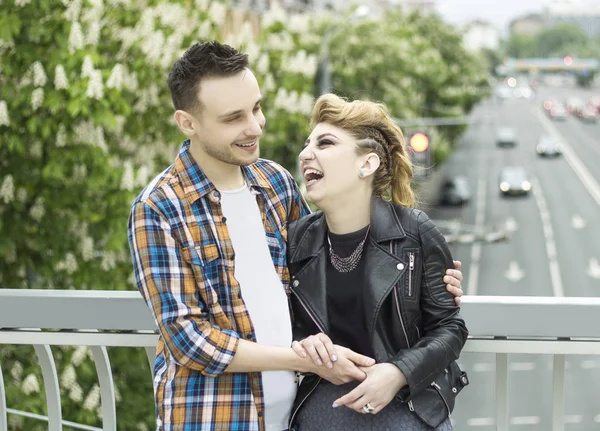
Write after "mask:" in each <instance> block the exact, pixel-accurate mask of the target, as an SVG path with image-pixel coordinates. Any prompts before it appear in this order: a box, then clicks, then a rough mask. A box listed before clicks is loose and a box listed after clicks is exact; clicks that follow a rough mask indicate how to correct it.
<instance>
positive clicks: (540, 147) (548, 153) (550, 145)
mask: <svg viewBox="0 0 600 431" xmlns="http://www.w3.org/2000/svg"><path fill="white" fill-rule="evenodd" d="M535 151H536V152H537V153H538V155H540V156H542V157H558V156H560V155H561V154H562V148H561V146H560V144H559V143H558V142H557V140H556V139H555V138H553V137H551V136H542V137H540V139H539V140H538V143H537V145H536V147H535Z"/></svg>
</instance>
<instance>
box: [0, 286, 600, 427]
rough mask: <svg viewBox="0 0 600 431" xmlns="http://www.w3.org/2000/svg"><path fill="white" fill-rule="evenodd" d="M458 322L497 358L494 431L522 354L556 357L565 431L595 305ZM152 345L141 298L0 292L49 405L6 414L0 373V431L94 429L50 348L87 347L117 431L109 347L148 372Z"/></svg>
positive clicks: (544, 306) (485, 311) (509, 308)
mask: <svg viewBox="0 0 600 431" xmlns="http://www.w3.org/2000/svg"><path fill="white" fill-rule="evenodd" d="M462 315H463V317H464V319H465V321H466V322H467V326H468V328H469V332H470V336H469V340H468V341H467V344H466V346H465V348H464V350H463V352H472V353H494V354H495V355H496V429H497V430H498V431H505V430H508V423H509V421H508V383H509V379H508V375H509V373H508V369H509V368H508V354H511V353H525V354H551V355H553V358H554V367H553V421H552V423H553V428H552V430H553V431H564V429H565V428H564V402H565V392H564V384H565V362H566V360H565V355H567V354H568V355H600V298H550V297H492V296H473V297H469V296H465V297H464V298H463V305H462ZM509 316H510V318H509ZM48 328H54V329H48ZM56 328H58V329H56ZM157 340H158V335H157V333H156V325H155V323H154V320H153V318H152V316H151V314H150V312H149V310H148V309H147V307H146V304H145V303H144V301H143V299H142V297H141V296H140V295H139V293H138V292H131V291H129V292H123V291H73V290H60V291H57V290H13V289H0V344H20V345H33V346H34V348H35V352H36V355H37V356H38V358H39V361H40V366H41V368H42V375H43V378H44V387H45V391H46V399H47V404H48V416H47V417H44V416H38V415H33V414H31V413H27V412H18V411H16V410H13V409H10V408H8V407H9V406H6V402H5V400H6V398H5V393H4V384H3V376H2V370H1V367H0V431H7V415H8V414H20V415H24V416H28V417H35V418H38V419H41V420H45V421H47V422H48V430H49V431H60V430H62V426H63V425H68V426H71V427H73V428H78V429H83V430H98V428H94V427H88V426H85V425H80V424H74V423H72V422H68V421H66V420H63V419H62V415H61V408H60V406H61V398H60V390H59V382H58V377H57V373H56V367H55V363H54V358H53V356H52V351H51V350H50V347H49V346H53V345H61V346H89V347H90V348H91V351H92V354H93V358H94V362H95V364H96V369H97V372H98V378H99V385H100V394H101V396H100V399H101V404H102V417H103V428H102V429H103V430H106V431H116V429H117V418H116V408H115V392H114V386H113V378H112V373H111V367H110V362H109V358H108V355H107V352H106V347H114V346H119V347H143V348H145V349H146V352H147V355H148V360H149V361H150V364H151V369H152V366H153V363H154V355H155V347H156V343H157ZM1 361H2V358H0V363H1ZM149 378H150V376H149Z"/></svg>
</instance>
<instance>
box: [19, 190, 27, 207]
mask: <svg viewBox="0 0 600 431" xmlns="http://www.w3.org/2000/svg"><path fill="white" fill-rule="evenodd" d="M26 200H27V190H25V189H24V188H23V187H21V188H19V189H18V190H17V201H18V202H21V203H24V202H25V201H26Z"/></svg>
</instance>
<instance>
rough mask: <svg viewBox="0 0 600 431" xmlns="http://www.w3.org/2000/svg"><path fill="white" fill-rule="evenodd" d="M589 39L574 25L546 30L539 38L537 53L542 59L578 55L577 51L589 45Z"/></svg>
mask: <svg viewBox="0 0 600 431" xmlns="http://www.w3.org/2000/svg"><path fill="white" fill-rule="evenodd" d="M588 43H589V42H588V37H587V35H586V34H585V33H584V32H583V30H582V29H581V28H580V27H579V26H577V25H574V24H560V25H555V26H553V27H550V28H547V29H544V30H543V31H542V32H541V33H540V34H539V35H538V36H537V50H538V51H537V52H538V55H539V56H540V57H562V56H563V55H571V56H575V55H577V54H578V53H577V50H578V49H581V48H584V47H586V46H587V45H588Z"/></svg>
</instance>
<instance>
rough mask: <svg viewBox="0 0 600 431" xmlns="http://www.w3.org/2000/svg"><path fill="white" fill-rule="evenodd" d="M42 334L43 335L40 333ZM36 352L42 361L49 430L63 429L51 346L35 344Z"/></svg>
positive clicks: (58, 388) (60, 430)
mask: <svg viewBox="0 0 600 431" xmlns="http://www.w3.org/2000/svg"><path fill="white" fill-rule="evenodd" d="M40 336H43V335H42V334H40ZM33 348H34V349H35V354H36V355H37V357H38V360H39V361H40V367H41V368H42V377H43V378H44V389H45V391H46V405H47V408H48V431H62V409H61V402H60V387H59V386H58V375H57V374H56V364H55V363H54V356H53V355H52V350H51V349H50V346H46V345H40V344H35V345H34V346H33Z"/></svg>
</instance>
